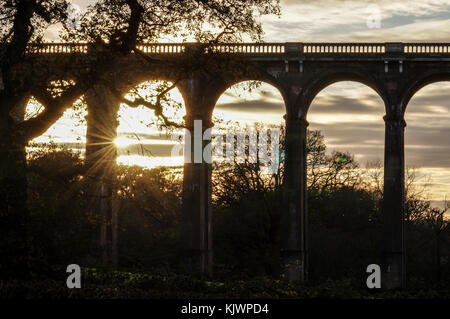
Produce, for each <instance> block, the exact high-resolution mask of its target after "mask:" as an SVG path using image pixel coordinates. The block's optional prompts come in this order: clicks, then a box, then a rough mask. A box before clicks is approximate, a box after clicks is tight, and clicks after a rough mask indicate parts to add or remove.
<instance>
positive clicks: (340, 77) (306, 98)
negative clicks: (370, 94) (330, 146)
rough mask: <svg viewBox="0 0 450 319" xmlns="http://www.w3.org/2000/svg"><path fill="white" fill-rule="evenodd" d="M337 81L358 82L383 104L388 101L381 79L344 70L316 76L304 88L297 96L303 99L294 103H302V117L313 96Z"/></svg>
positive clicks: (307, 109)
mask: <svg viewBox="0 0 450 319" xmlns="http://www.w3.org/2000/svg"><path fill="white" fill-rule="evenodd" d="M338 82H358V83H360V84H363V85H365V86H367V87H369V88H371V89H372V90H374V91H375V92H376V93H377V94H378V96H379V97H380V98H381V99H382V100H383V102H384V103H385V104H386V102H387V101H388V98H387V93H386V90H385V88H384V86H383V85H382V83H381V81H379V80H377V79H375V78H373V77H372V76H370V75H369V74H367V73H361V72H345V71H343V72H334V73H329V74H326V75H323V76H321V77H319V78H317V79H316V80H312V81H311V83H310V84H309V85H308V86H307V87H306V89H305V90H304V93H303V96H299V99H301V98H302V99H303V101H299V102H300V103H296V104H304V105H302V106H301V107H303V108H305V109H303V110H302V109H300V110H299V111H302V112H301V113H302V115H303V116H304V118H306V116H307V113H308V111H309V107H310V105H311V103H312V101H313V100H314V98H315V97H316V96H317V95H318V94H319V93H320V92H321V91H323V90H324V89H325V88H327V87H329V86H331V85H333V84H335V83H338ZM301 102H303V103H301Z"/></svg>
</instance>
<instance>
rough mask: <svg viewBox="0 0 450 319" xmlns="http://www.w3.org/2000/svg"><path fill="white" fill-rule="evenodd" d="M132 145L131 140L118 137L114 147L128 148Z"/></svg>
mask: <svg viewBox="0 0 450 319" xmlns="http://www.w3.org/2000/svg"><path fill="white" fill-rule="evenodd" d="M130 144H131V141H130V139H128V138H126V137H123V136H121V137H118V138H116V139H115V140H114V145H116V146H117V147H126V146H128V145H130Z"/></svg>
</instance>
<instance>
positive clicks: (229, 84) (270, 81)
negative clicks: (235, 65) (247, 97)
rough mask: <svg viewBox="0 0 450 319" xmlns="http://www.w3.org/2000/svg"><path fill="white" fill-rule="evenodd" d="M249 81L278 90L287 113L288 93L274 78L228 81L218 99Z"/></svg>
mask: <svg viewBox="0 0 450 319" xmlns="http://www.w3.org/2000/svg"><path fill="white" fill-rule="evenodd" d="M249 81H258V82H262V83H264V84H267V85H269V86H271V87H272V88H274V89H276V91H277V92H278V93H279V94H280V96H281V97H282V99H283V102H284V110H285V112H287V105H288V104H287V99H288V96H287V93H286V90H285V88H284V87H283V86H282V85H281V83H279V82H278V81H276V79H274V78H270V77H267V78H260V77H248V78H239V79H235V80H233V81H227V82H226V86H224V87H223V88H222V90H221V91H220V93H219V95H218V99H217V100H219V99H220V98H221V97H222V96H223V95H224V93H225V92H226V91H228V90H229V89H231V88H232V87H233V86H234V85H237V84H240V83H244V82H249Z"/></svg>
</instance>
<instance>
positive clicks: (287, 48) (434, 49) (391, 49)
mask: <svg viewBox="0 0 450 319" xmlns="http://www.w3.org/2000/svg"><path fill="white" fill-rule="evenodd" d="M89 47H90V44H86V43H38V44H30V45H29V46H28V48H27V53H30V54H67V53H87V52H88V51H89ZM195 47H199V45H198V44H196V43H141V44H138V45H137V46H136V49H137V50H139V51H141V52H143V53H145V54H176V53H183V52H186V49H187V48H195ZM206 50H208V51H209V50H210V51H212V52H215V53H237V54H250V55H266V54H267V55H274V54H284V53H290V54H298V55H301V54H303V55H343V54H344V55H377V54H385V53H400V54H420V55H427V54H450V43H296V42H289V43H220V44H212V45H209V46H206Z"/></svg>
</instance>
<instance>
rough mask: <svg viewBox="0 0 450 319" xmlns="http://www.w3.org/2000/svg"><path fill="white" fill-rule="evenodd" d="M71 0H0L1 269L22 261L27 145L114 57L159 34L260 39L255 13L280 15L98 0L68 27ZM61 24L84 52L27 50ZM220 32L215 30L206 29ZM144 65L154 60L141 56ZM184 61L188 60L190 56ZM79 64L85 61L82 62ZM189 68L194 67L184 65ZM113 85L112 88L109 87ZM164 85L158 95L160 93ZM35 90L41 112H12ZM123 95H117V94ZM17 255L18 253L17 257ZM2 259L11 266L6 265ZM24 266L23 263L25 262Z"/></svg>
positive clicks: (219, 6) (274, 6)
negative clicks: (58, 63)
mask: <svg viewBox="0 0 450 319" xmlns="http://www.w3.org/2000/svg"><path fill="white" fill-rule="evenodd" d="M68 4H69V2H68V1H65V0H48V1H46V0H20V1H9V0H2V1H0V19H1V23H2V28H1V33H0V37H1V43H0V65H1V72H0V110H1V114H0V147H1V152H2V154H1V155H2V156H0V196H1V197H0V205H1V206H0V210H1V211H0V216H1V217H0V218H1V221H0V224H1V229H0V233H1V234H2V235H1V236H2V240H1V244H0V245H1V246H0V254H1V258H0V259H1V262H2V267H1V271H2V273H6V272H7V268H8V269H13V270H14V271H16V270H18V269H19V268H18V267H19V265H22V266H25V265H26V261H24V258H23V257H24V256H26V251H27V248H26V246H27V244H26V243H27V240H26V238H27V236H28V235H27V231H26V225H27V224H28V217H29V213H28V209H27V206H26V202H27V200H26V198H27V193H26V184H27V182H26V174H25V171H26V170H25V168H26V161H25V145H26V144H27V142H28V141H29V140H30V139H32V138H34V137H37V136H39V135H41V134H42V133H43V132H45V131H46V130H47V129H48V128H49V127H50V126H51V125H52V124H53V123H54V122H55V121H56V120H57V119H58V118H59V117H60V116H61V115H62V113H63V112H64V110H65V109H66V108H67V107H69V106H70V105H72V104H73V102H75V100H77V99H78V98H79V97H80V96H82V95H83V94H84V93H85V92H86V90H88V89H89V88H91V87H93V86H94V84H104V85H108V84H109V85H110V86H111V81H110V78H109V77H110V76H111V73H113V75H114V71H115V62H117V61H118V60H120V59H122V58H124V57H126V56H127V55H130V54H135V53H136V54H139V53H140V52H139V51H138V50H136V48H135V46H136V43H137V42H140V41H147V40H150V41H153V40H156V39H158V38H159V37H160V36H161V35H162V34H172V35H173V34H179V35H183V34H186V33H191V34H194V35H195V37H196V38H197V39H198V40H223V41H236V40H239V39H242V37H244V36H245V35H249V36H250V37H251V38H252V39H260V37H261V35H262V29H261V25H260V23H259V22H258V21H257V16H259V15H265V14H272V13H275V14H277V13H279V4H278V1H277V0H273V1H263V0H250V1H244V0H232V1H227V2H223V1H220V0H212V1H204V0H185V1H178V0H177V1H175V0H168V1H162V2H161V1H138V0H102V1H98V2H96V3H94V4H93V5H91V6H89V8H88V9H87V11H86V12H85V13H84V14H83V15H82V16H81V17H80V25H79V26H78V27H75V28H73V21H70V19H67V18H68V11H67V8H68ZM57 23H61V24H62V26H63V29H64V32H63V33H62V39H63V40H65V41H67V42H70V41H81V40H84V41H85V42H87V43H88V44H90V48H91V49H90V50H89V55H90V56H89V58H88V59H83V58H82V57H80V55H77V54H73V55H72V58H71V59H68V60H66V61H68V62H67V64H66V65H63V66H62V67H61V68H60V69H57V70H55V69H54V68H52V66H53V62H52V61H50V60H45V59H39V56H36V55H32V54H27V48H28V47H29V46H30V44H32V43H38V42H39V41H40V40H42V35H43V33H44V31H45V30H47V28H48V26H49V25H54V24H57ZM211 30H217V31H211ZM144 60H146V61H148V63H154V64H156V65H157V64H158V61H154V60H150V59H144ZM189 61H190V62H192V59H191V60H189ZM189 61H188V62H189ZM80 65H82V66H83V67H81V68H80V67H79V66H80ZM185 67H186V68H187V69H191V68H192V66H191V65H189V63H188V65H185ZM111 89H112V90H113V92H114V91H115V90H114V89H115V88H114V85H112V87H111ZM166 91H167V90H165V91H164V92H162V93H165V92H166ZM30 95H33V96H34V97H35V98H36V99H37V100H38V101H39V102H40V103H41V104H42V105H43V106H44V110H43V112H41V113H40V114H38V115H37V116H36V117H33V118H31V119H28V120H25V121H24V120H23V117H19V118H17V117H16V116H15V114H21V113H23V112H22V111H21V109H23V108H24V104H25V103H26V101H27V100H28V98H29V96H30ZM120 98H121V99H122V97H120ZM123 102H127V103H129V105H131V106H137V105H145V106H147V107H150V108H152V109H154V110H155V111H156V112H155V113H156V114H157V115H159V116H163V113H162V109H161V105H160V104H158V103H148V101H145V100H143V99H142V100H136V99H135V100H134V101H130V100H126V99H124V100H123ZM14 256H20V257H19V258H16V257H14ZM6 262H8V263H9V264H10V265H13V266H12V267H9V266H8V267H6ZM25 268H26V267H25Z"/></svg>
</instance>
